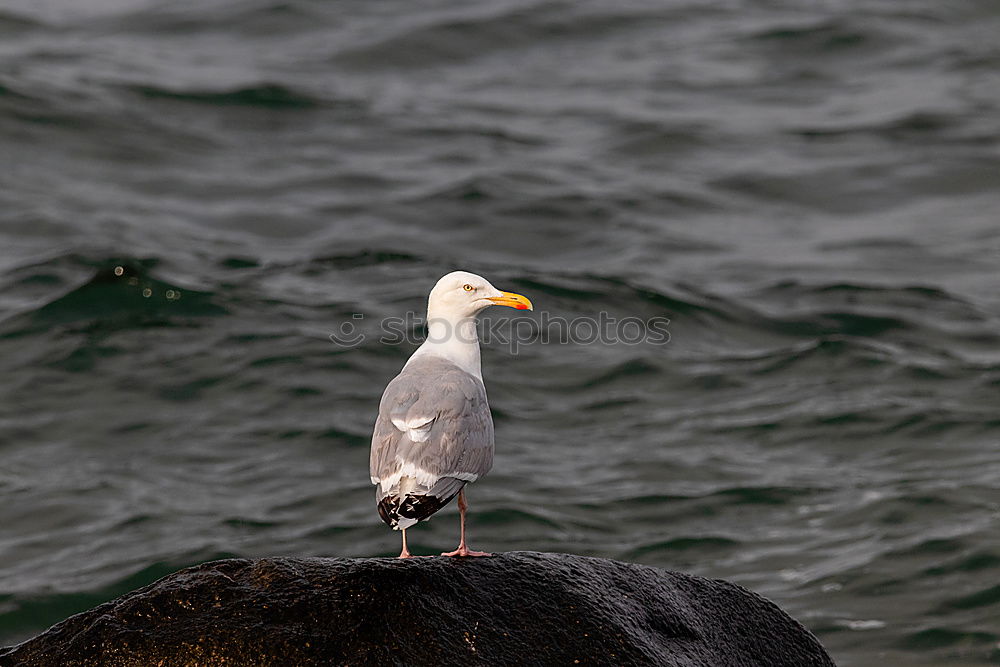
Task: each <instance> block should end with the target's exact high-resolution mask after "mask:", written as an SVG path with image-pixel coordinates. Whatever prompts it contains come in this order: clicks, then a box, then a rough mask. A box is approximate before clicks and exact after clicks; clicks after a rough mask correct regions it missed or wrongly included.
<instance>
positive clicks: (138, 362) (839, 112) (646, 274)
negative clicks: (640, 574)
mask: <svg viewBox="0 0 1000 667" xmlns="http://www.w3.org/2000/svg"><path fill="white" fill-rule="evenodd" d="M459 268H461V269H467V270H470V271H474V272H476V273H480V274H482V275H484V276H485V277H487V278H488V279H490V280H491V281H492V282H493V283H494V284H495V285H497V286H498V287H500V288H501V289H507V290H512V291H515V292H520V293H523V294H525V295H527V296H529V297H530V298H531V299H532V300H533V301H534V304H535V311H534V313H531V314H529V317H530V322H529V323H528V324H529V326H525V327H522V328H521V329H518V331H521V332H522V333H523V332H527V333H526V334H525V336H524V338H525V340H524V341H522V343H521V344H520V345H519V346H518V347H517V349H516V351H515V350H512V349H511V348H512V345H510V344H505V343H504V342H503V341H502V340H494V341H492V342H490V343H489V344H487V345H485V349H484V352H483V366H484V375H485V378H486V386H487V390H488V392H489V395H490V400H491V403H492V406H493V411H494V419H495V422H496V434H497V452H496V463H495V467H494V470H493V472H492V473H491V474H490V475H489V476H488V477H486V478H485V479H483V480H481V481H480V482H478V483H476V484H475V485H473V486H472V487H470V489H469V491H470V493H469V501H470V504H471V508H472V509H471V514H470V534H471V538H472V545H473V547H474V548H480V549H487V550H492V551H506V550H515V549H529V550H540V551H564V552H572V553H577V554H586V555H595V556H602V557H608V558H617V559H624V560H629V561H635V562H640V563H648V564H652V565H656V566H660V567H664V568H668V569H674V570H682V571H687V572H694V573H697V574H701V575H705V576H708V577H723V578H726V579H730V580H732V581H736V582H738V583H740V584H743V585H744V586H747V587H749V588H751V589H753V590H755V591H758V592H760V593H762V594H763V595H765V596H767V597H769V598H771V599H773V600H774V601H776V602H777V603H778V604H779V605H781V606H782V607H783V608H784V609H786V610H787V611H788V612H789V613H791V614H792V615H793V616H795V617H796V618H798V619H800V620H801V621H802V622H803V623H804V624H805V625H806V626H807V627H809V628H810V629H811V630H812V631H813V632H815V633H816V634H817V635H818V637H819V638H820V639H821V640H822V641H823V642H824V644H825V645H826V646H827V647H828V648H829V650H830V651H831V653H832V655H833V656H834V658H835V659H836V660H837V661H838V663H839V664H840V665H843V666H867V665H879V666H887V665H894V666H895V665H903V666H907V665H935V666H950V665H986V664H1000V5H998V4H997V3H996V2H994V1H993V0H956V1H953V2H940V1H937V0H913V1H911V2H898V1H895V2H888V1H885V0H874V1H872V0H866V1H864V2H862V1H860V0H842V1H834V0H826V1H821V0H814V1H811V2H790V1H785V0H759V1H757V0H754V1H751V0H698V1H697V2H695V1H690V0H689V1H683V0H675V1H661V2H653V1H632V0H622V1H615V2H611V1H604V2H594V1H588V0H580V1H575V2H559V1H555V0H492V1H490V2H474V1H469V0H466V1H464V2H463V1H457V0H428V1H426V2H420V3H416V2H403V1H400V0H386V1H383V2H367V1H366V2H363V1H359V0H353V1H341V2H332V1H330V2H321V1H319V0H218V1H215V2H210V3H207V2H201V1H195V0H175V1H173V2H158V1H156V0H87V1H81V0H4V2H3V3H2V6H0V377H2V381H0V645H5V644H11V643H14V642H18V641H20V640H23V639H25V638H27V637H29V636H31V635H33V634H35V633H37V632H39V631H41V630H43V629H45V628H46V627H48V626H49V625H50V624H52V623H55V622H57V621H59V620H61V619H63V618H65V617H66V616H68V615H70V614H73V613H75V612H79V611H82V610H84V609H88V608H90V607H91V606H93V605H95V604H97V603H100V602H103V601H105V600H109V599H111V598H113V597H115V596H118V595H120V594H122V593H125V592H127V591H129V590H132V589H134V588H136V587H138V586H141V585H144V584H146V583H149V582H151V581H153V580H155V579H157V578H159V577H161V576H163V575H165V574H167V573H169V572H171V571H173V570H176V569H178V568H181V567H184V566H188V565H192V564H195V563H200V562H203V561H206V560H210V559H215V558H222V557H226V556H230V555H240V556H264V555H296V556H306V555H309V556H312V555H329V556H389V555H395V554H396V553H397V552H398V549H399V544H398V533H392V532H391V531H389V530H388V529H387V528H386V526H384V525H383V524H382V523H381V522H380V521H379V518H378V516H377V514H376V511H375V506H374V496H373V488H372V486H371V484H370V483H369V479H368V470H367V466H368V446H369V438H370V435H371V426H372V423H373V420H374V417H375V414H376V412H377V406H378V400H379V397H380V395H381V392H382V390H383V388H384V386H385V384H386V383H387V382H388V380H389V379H390V378H391V377H392V376H393V375H394V374H395V373H396V372H397V371H398V370H399V368H400V367H401V366H402V364H403V363H404V362H405V360H406V358H407V357H408V355H409V354H410V353H411V352H412V351H413V349H414V346H415V344H416V342H418V341H416V342H413V341H411V342H402V343H399V342H397V343H396V344H390V343H387V342H384V341H381V340H380V339H381V338H382V336H381V329H382V325H383V319H384V318H393V317H405V316H406V313H408V312H414V313H418V314H419V313H420V312H421V310H422V308H423V307H424V302H425V299H426V294H427V292H428V290H429V289H430V287H431V286H432V285H433V283H434V281H435V280H436V279H437V278H438V277H439V276H441V275H443V274H444V273H446V272H448V271H451V270H453V269H459ZM500 310H501V309H492V310H491V311H489V312H488V313H487V314H488V315H489V316H490V317H494V318H496V317H500V316H512V315H517V316H518V317H524V315H522V314H517V313H515V312H514V311H507V312H504V313H501V312H499V311H500ZM600 313H605V314H606V315H607V316H608V317H613V318H618V320H621V318H626V317H637V318H640V319H641V320H643V321H648V320H650V319H651V318H666V319H669V325H668V327H667V329H668V331H669V342H666V343H665V344H664V343H663V341H662V340H661V341H659V342H651V341H644V342H639V343H637V344H629V343H626V342H622V341H617V342H616V341H615V340H604V339H602V340H598V341H594V342H590V341H588V340H584V339H581V338H574V339H573V340H568V341H566V342H562V343H561V342H559V341H558V340H553V339H552V338H551V337H550V338H549V339H548V341H547V342H544V341H543V338H544V336H542V335H541V330H540V328H539V327H538V326H536V327H535V328H534V329H531V326H530V323H534V325H538V324H539V323H540V322H541V318H542V316H543V315H544V316H546V317H550V318H562V319H564V320H566V321H568V322H571V321H574V320H577V319H579V318H598V317H599V315H600ZM407 326H408V327H409V329H408V331H409V332H410V333H412V334H413V336H411V338H418V336H419V333H420V330H421V327H420V323H419V321H415V322H412V323H411V324H409V325H407ZM517 326H520V325H517ZM351 327H353V328H354V329H353V330H354V332H355V333H357V334H359V335H362V336H364V339H363V340H361V341H360V342H358V343H357V344H355V345H343V344H338V343H335V342H334V340H332V339H331V337H330V336H331V334H334V333H337V332H340V331H342V330H344V329H345V328H347V329H350V328H351ZM531 331H535V333H536V334H538V335H532V334H531ZM582 338H586V336H582ZM457 530H458V517H457V510H456V508H455V507H454V505H452V506H451V507H449V508H448V509H447V510H444V511H442V512H441V513H439V514H438V515H436V516H435V517H434V518H433V519H432V520H431V521H430V522H429V523H427V524H421V526H419V527H417V528H415V529H413V530H412V531H410V538H411V548H412V549H413V550H414V551H415V552H416V553H427V554H429V553H436V552H439V551H442V550H447V549H452V548H454V546H455V543H456V542H457Z"/></svg>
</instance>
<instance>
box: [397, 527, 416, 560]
mask: <svg viewBox="0 0 1000 667" xmlns="http://www.w3.org/2000/svg"><path fill="white" fill-rule="evenodd" d="M402 532H403V550H402V551H401V552H400V553H399V557H400V558H413V554H411V553H410V550H409V549H407V548H406V529H405V528H404V529H403V531H402Z"/></svg>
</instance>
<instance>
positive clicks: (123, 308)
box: [0, 254, 228, 338]
mask: <svg viewBox="0 0 1000 667" xmlns="http://www.w3.org/2000/svg"><path fill="white" fill-rule="evenodd" d="M157 263H158V261H157V260H155V259H151V258H150V259H141V260H140V259H124V258H109V259H100V260H92V259H89V258H86V257H84V256H81V255H77V254H71V255H68V256H59V257H55V258H51V259H49V260H45V261H43V262H42V263H36V264H30V265H25V266H21V267H18V268H16V269H13V270H11V271H8V272H7V274H6V276H5V277H6V280H7V284H8V285H18V286H21V287H39V286H41V287H42V288H44V290H45V291H46V292H51V291H52V289H53V288H55V287H57V286H60V285H63V284H65V283H67V282H69V281H70V280H71V278H70V276H71V275H75V274H78V273H79V272H80V271H81V270H89V272H90V277H89V278H88V279H87V280H86V281H84V282H83V283H77V284H75V285H73V286H72V287H71V288H70V289H69V290H68V291H65V292H63V293H62V294H61V295H60V296H57V297H55V298H51V297H48V298H46V299H45V300H44V301H43V302H42V303H41V304H39V305H36V306H34V307H31V308H29V309H27V310H23V311H21V312H20V313H18V314H16V315H14V316H12V317H10V318H8V319H7V320H4V321H3V322H0V331H2V334H0V335H2V337H4V338H15V337H21V336H26V335H29V334H33V333H36V332H38V331H40V330H48V329H50V328H51V327H54V326H57V327H59V326H61V327H70V328H74V329H83V330H109V329H118V328H128V327H133V326H146V325H150V324H159V325H169V324H171V323H181V322H185V323H189V322H191V321H192V320H196V319H197V318H202V317H215V316H219V315H225V314H227V313H228V311H227V309H226V308H224V307H222V306H220V305H218V304H217V303H215V300H214V297H213V295H212V294H210V293H208V292H203V291H199V290H194V289H190V288H188V287H182V286H179V285H176V284H172V283H170V282H167V281H164V280H161V279H158V278H157V277H155V276H154V268H155V266H156V265H157Z"/></svg>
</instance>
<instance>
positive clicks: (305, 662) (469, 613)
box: [0, 552, 833, 667]
mask: <svg viewBox="0 0 1000 667" xmlns="http://www.w3.org/2000/svg"><path fill="white" fill-rule="evenodd" d="M468 664H483V665H528V664H530V665H577V664H579V665H658V666H671V665H673V666H678V667H680V666H684V667H688V666H691V667H693V666H698V667H727V666H733V667H736V666H739V667H750V666H753V665H769V666H776V667H777V666H784V665H787V666H788V667H808V666H810V665H833V662H832V661H831V660H830V658H829V656H827V654H826V652H825V651H824V650H823V648H822V647H821V646H820V644H819V642H818V641H817V640H816V638H815V637H813V636H812V635H811V634H810V633H809V632H808V631H807V630H805V629H804V628H803V627H802V626H801V625H799V624H798V623H797V622H796V621H794V620H793V619H792V618H790V617H789V616H787V615H786V614H785V613H784V612H782V611H781V610H780V609H778V607H777V606H775V605H774V604H772V603H771V602H769V601H767V600H765V599H764V598H762V597H760V596H759V595H756V594H755V593H751V592H750V591H748V590H746V589H744V588H741V587H740V586H737V585H735V584H731V583H728V582H725V581H717V580H709V579H703V578H701V577H694V576H690V575H686V574H678V573H674V572H666V571H664V570H659V569H656V568H652V567H646V566H642V565H633V564H628V563H620V562H617V561H611V560H602V559H597V558H584V557H580V556H570V555H565V554H547V553H544V554H543V553H533V552H515V553H507V554H501V555H497V556H495V557H493V558H477V559H450V558H420V559H413V560H407V561H401V560H395V559H342V558H337V559H324V558H302V559H299V558H265V559H261V560H246V559H232V560H222V561H216V562H212V563H206V564H204V565H201V566H198V567H192V568H188V569H185V570H181V571H180V572H176V573H174V574H172V575H170V576H167V577H164V578H163V579H161V580H160V581H157V582H156V583H154V584H151V585H149V586H146V587H145V588H142V589H139V590H137V591H135V592H132V593H129V594H127V595H124V596H122V597H120V598H118V599H116V600H112V601H111V602H108V603H105V604H102V605H100V606H98V607H96V608H94V609H92V610H90V611H87V612H84V613H82V614H77V615H76V616H73V617H71V618H69V619H67V620H66V621H63V622H62V623H59V624H58V625H55V626H53V627H52V628H51V629H49V630H47V631H46V632H44V633H42V634H41V635H39V636H37V637H35V638H34V639H30V640H28V641H27V642H24V643H23V644H20V645H18V646H16V647H11V648H8V649H0V667H11V666H14V665H18V666H20V665H30V666H31V667H56V666H58V667H90V666H97V665H102V666H109V667H129V666H133V665H134V666H137V667H138V666H140V665H141V666H143V667H148V666H151V665H164V666H171V667H174V666H181V665H184V666H187V665H191V666H194V665H198V666H199V667H214V666H216V665H219V666H221V665H227V666H244V665H245V666H251V665H253V666H255V667H256V666H260V667H265V666H267V667H271V666H273V667H279V666H288V667H291V666H303V667H307V666H311V665H407V666H412V665H435V666H439V665H468Z"/></svg>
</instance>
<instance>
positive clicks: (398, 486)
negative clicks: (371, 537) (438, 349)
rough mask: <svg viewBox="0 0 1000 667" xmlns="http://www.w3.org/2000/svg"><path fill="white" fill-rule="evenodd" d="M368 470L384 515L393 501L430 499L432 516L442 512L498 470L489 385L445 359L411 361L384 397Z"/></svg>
mask: <svg viewBox="0 0 1000 667" xmlns="http://www.w3.org/2000/svg"><path fill="white" fill-rule="evenodd" d="M369 463H370V472H371V479H372V483H373V484H377V485H378V488H377V491H376V494H375V495H376V498H377V500H378V502H379V503H380V504H379V511H380V513H382V510H383V507H382V501H383V499H385V498H386V497H393V498H396V499H398V500H399V502H402V499H403V498H405V497H407V496H431V497H433V498H436V499H437V502H436V503H430V505H436V507H433V509H431V508H430V506H428V507H427V508H426V509H427V510H430V511H429V513H427V516H430V514H433V512H434V511H436V510H437V509H440V507H441V506H443V505H444V504H446V503H447V502H448V501H450V500H451V499H452V498H453V497H454V496H455V494H457V493H458V492H459V491H460V490H461V489H462V487H463V486H464V485H465V484H466V483H468V482H474V481H476V480H477V479H479V478H480V477H482V476H483V475H485V474H486V473H487V472H488V471H489V470H490V468H491V467H492V466H493V418H492V416H491V415H490V408H489V405H488V404H487V402H486V390H485V388H484V387H483V383H482V381H480V380H479V378H477V377H475V376H473V375H470V374H469V373H466V372H465V371H463V370H462V369H460V368H459V367H458V366H456V365H454V364H452V363H451V362H449V361H446V360H444V359H438V358H435V357H427V358H424V359H414V360H412V361H411V362H410V363H408V364H407V365H406V367H405V368H404V369H403V371H402V372H401V373H400V374H399V375H398V376H396V378H395V379H393V381H392V382H390V383H389V386H388V387H386V389H385V393H384V394H383V395H382V401H381V403H380V404H379V414H378V419H377V420H376V422H375V432H374V435H373V436H372V449H371V458H370V461H369ZM398 504H399V503H397V505H398ZM387 511H388V510H387ZM392 513H393V512H390V514H392ZM403 513H404V514H407V512H403ZM410 514H414V513H413V512H410ZM417 514H423V512H417V513H415V514H414V516H416V515H417ZM385 518H386V516H385V514H383V519H385ZM420 518H426V516H422V517H420ZM418 520H419V519H418ZM387 523H391V522H389V521H388V520H387ZM391 525H395V524H394V523H391ZM404 527H405V526H404Z"/></svg>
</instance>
